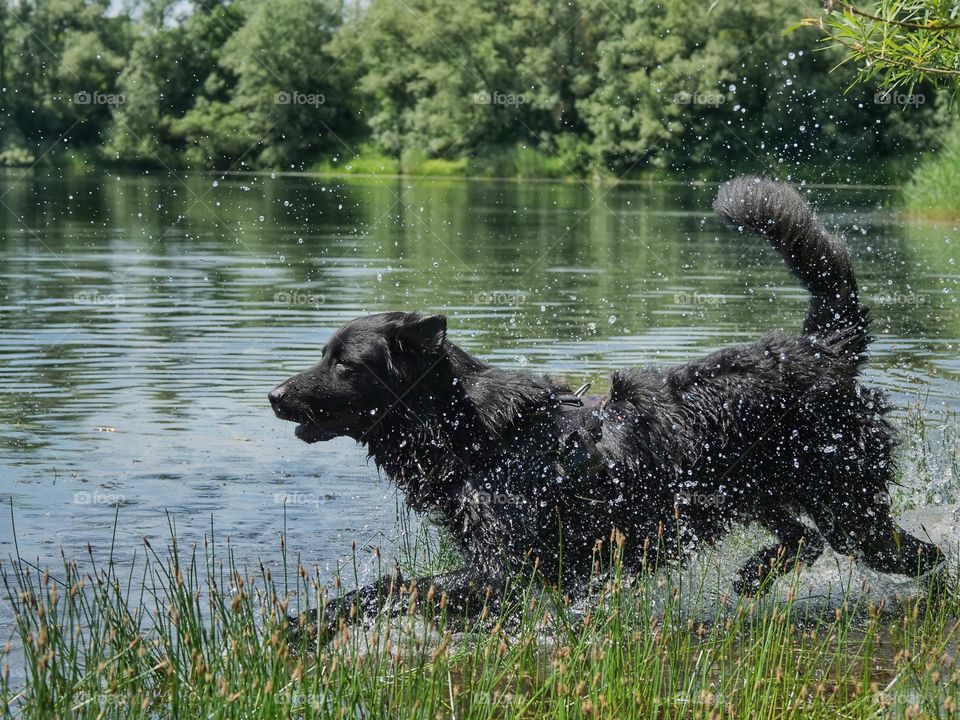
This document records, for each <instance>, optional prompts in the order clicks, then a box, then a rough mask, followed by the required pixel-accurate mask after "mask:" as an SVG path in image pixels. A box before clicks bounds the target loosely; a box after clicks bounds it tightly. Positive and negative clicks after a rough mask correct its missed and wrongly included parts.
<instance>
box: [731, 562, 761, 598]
mask: <svg viewBox="0 0 960 720" xmlns="http://www.w3.org/2000/svg"><path fill="white" fill-rule="evenodd" d="M766 576H767V572H766V568H765V567H764V566H762V565H757V566H754V565H746V566H745V567H743V568H741V570H740V572H739V573H737V579H736V580H734V581H733V591H734V592H735V593H736V594H737V595H739V596H740V597H756V596H758V595H762V594H763V592H764V591H765V589H766V588H765V586H764V582H763V581H764V579H765V578H766Z"/></svg>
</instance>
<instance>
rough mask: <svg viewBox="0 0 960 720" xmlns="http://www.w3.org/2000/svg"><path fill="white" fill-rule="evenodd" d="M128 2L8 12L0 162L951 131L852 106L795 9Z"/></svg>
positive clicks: (719, 152) (515, 155) (783, 4)
mask: <svg viewBox="0 0 960 720" xmlns="http://www.w3.org/2000/svg"><path fill="white" fill-rule="evenodd" d="M130 2H131V4H129V5H126V4H121V3H116V2H110V0H14V1H13V2H8V3H5V4H2V5H0V40H2V43H0V80H2V79H6V80H7V82H6V83H0V84H2V85H3V86H4V88H5V89H4V90H3V91H2V95H0V98H2V106H0V153H2V154H0V163H3V162H7V163H11V162H17V161H25V160H26V161H29V160H30V159H31V158H33V157H40V156H41V155H43V153H44V152H45V148H48V147H49V146H50V145H51V144H52V143H53V142H55V141H57V139H58V138H60V137H61V136H63V135H64V134H66V135H67V136H68V141H69V142H70V143H71V144H73V145H87V146H91V147H96V148H100V149H102V150H103V154H104V157H105V158H106V159H108V160H111V161H117V162H127V163H137V164H144V163H146V164H151V165H159V166H168V167H174V166H178V165H179V166H188V167H217V168H235V167H270V168H284V169H288V168H291V167H293V168H298V169H300V168H303V169H305V168H308V167H311V166H313V165H314V164H317V163H321V164H324V165H326V166H328V167H340V166H342V165H344V164H347V163H348V162H349V161H350V160H351V159H352V158H354V157H355V156H356V155H357V154H358V152H362V153H363V154H364V155H365V156H368V157H375V156H379V157H381V158H382V157H383V156H384V155H385V156H388V157H387V159H388V160H389V159H390V158H393V159H394V161H396V159H403V160H404V162H403V163H401V164H404V165H407V166H409V165H411V164H415V165H419V166H421V167H433V168H435V170H436V171H438V172H439V171H454V172H467V171H470V170H471V169H472V170H476V169H478V168H479V169H481V170H486V171H490V172H508V173H514V174H521V175H523V174H527V175H536V174H544V175H550V176H556V175H573V174H584V173H586V172H596V171H600V172H605V171H612V172H614V173H617V174H622V173H625V172H628V171H630V170H632V169H634V168H637V169H640V168H646V167H650V166H660V167H676V168H682V167H690V166H704V165H711V164H716V163H717V161H718V160H722V161H723V164H724V165H727V166H729V165H731V164H744V163H750V164H753V165H759V166H761V167H763V166H766V167H774V166H777V165H779V164H781V163H783V162H794V161H795V162H801V163H802V162H807V161H820V162H839V161H843V160H844V159H847V158H849V159H850V160H858V159H862V158H868V157H869V158H874V157H883V156H888V155H891V154H894V153H899V154H903V153H908V152H910V151H912V150H914V149H917V148H922V147H924V146H925V144H926V142H927V135H926V134H928V133H929V132H931V130H929V128H933V129H936V128H937V127H939V124H940V123H941V117H940V113H939V111H938V109H937V108H935V107H934V103H933V102H932V95H931V100H930V102H927V103H926V104H925V105H924V106H922V107H912V108H910V109H909V110H910V112H909V114H908V113H906V112H905V110H904V108H903V107H902V106H899V105H897V104H896V103H886V104H885V103H884V102H883V101H878V99H877V98H876V97H874V94H873V93H872V92H870V90H869V89H868V88H866V87H856V88H854V89H853V90H848V86H849V85H850V84H851V83H852V82H853V80H854V77H855V75H854V71H853V68H841V69H840V70H838V71H837V72H830V69H831V68H832V67H833V66H835V65H836V64H838V63H841V62H842V60H843V59H844V57H845V54H844V53H845V50H844V49H843V48H842V47H834V48H824V47H823V46H822V44H821V43H820V42H819V40H820V39H821V36H822V33H821V31H818V30H817V29H816V28H802V29H801V30H799V31H797V32H794V33H790V34H786V33H785V32H784V31H785V30H786V29H787V27H788V26H789V25H790V24H791V23H792V22H794V21H795V20H796V18H797V16H798V15H802V13H803V9H802V8H798V7H797V6H796V5H795V4H794V3H793V2H792V1H791V0H764V2H761V3H740V2H736V1H735V0H714V1H713V2H711V3H709V4H703V3H702V2H701V1H700V0H671V1H670V2H661V3H659V4H657V3H653V2H650V1H649V0H619V1H618V2H611V1H610V0H515V1H514V2H509V1H508V0H404V2H396V0H365V1H364V2H354V3H352V4H350V5H349V6H345V5H344V4H343V2H342V0H271V2H259V1H257V0H130ZM808 9H809V11H810V13H813V12H814V9H815V6H813V5H811V6H810V7H809V8H808ZM828 17H830V16H828ZM911 17H912V16H911ZM861 19H862V18H861ZM917 22H921V21H920V20H917ZM923 22H925V21H923ZM818 49H819V50H820V52H816V50H818ZM78 92H87V93H97V92H99V93H101V94H105V95H110V94H113V95H115V96H116V98H119V99H118V100H117V101H115V102H102V103H101V102H89V103H86V104H78V103H76V102H73V98H74V95H75V93H78ZM360 148H362V150H360ZM18 158H19V160H18ZM503 158H507V160H504V161H503V162H501V161H500V160H501V159H503ZM441 159H442V161H441ZM441 162H448V164H446V165H441V164H440V163H441ZM378 163H379V164H380V165H384V166H385V165H389V164H390V163H389V162H386V163H385V162H383V161H382V160H378ZM431 163H433V165H430V164H431ZM358 164H362V162H361V163H358Z"/></svg>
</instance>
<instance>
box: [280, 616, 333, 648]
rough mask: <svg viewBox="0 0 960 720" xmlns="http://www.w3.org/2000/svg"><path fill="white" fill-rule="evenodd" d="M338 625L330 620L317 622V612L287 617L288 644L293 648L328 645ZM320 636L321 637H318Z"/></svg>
mask: <svg viewBox="0 0 960 720" xmlns="http://www.w3.org/2000/svg"><path fill="white" fill-rule="evenodd" d="M335 628H336V625H335V624H333V622H332V621H331V620H330V619H326V620H321V622H319V623H318V622H317V611H316V610H308V611H307V612H304V613H300V614H299V615H289V616H287V643H288V644H289V645H290V646H291V647H293V648H311V647H315V646H318V645H319V646H323V645H326V644H327V643H328V642H330V640H332V639H333V636H334V635H335V634H336V632H335ZM318 636H319V637H318Z"/></svg>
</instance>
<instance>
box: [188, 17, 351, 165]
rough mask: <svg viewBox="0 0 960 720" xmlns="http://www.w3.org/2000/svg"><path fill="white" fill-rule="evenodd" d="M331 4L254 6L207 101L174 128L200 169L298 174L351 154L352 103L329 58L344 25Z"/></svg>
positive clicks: (228, 46) (230, 43)
mask: <svg viewBox="0 0 960 720" xmlns="http://www.w3.org/2000/svg"><path fill="white" fill-rule="evenodd" d="M341 20H342V18H341V8H340V5H339V3H337V2H334V1H333V0H275V2H271V3H251V4H250V5H249V14H247V15H246V18H245V21H244V23H243V25H242V26H241V27H240V28H239V29H238V30H237V32H236V33H234V34H232V35H231V36H230V37H229V38H228V39H227V40H226V42H225V43H224V45H223V48H222V51H221V53H220V58H219V63H218V64H219V68H220V70H221V71H222V73H223V76H225V77H229V78H235V82H232V83H227V82H224V81H223V80H222V79H220V78H218V77H217V74H216V73H214V74H213V75H211V77H210V78H208V83H207V85H206V86H205V90H206V95H205V96H204V97H202V98H200V99H198V101H197V102H196V104H195V105H194V107H193V108H192V109H191V110H190V111H189V112H188V113H187V114H186V115H185V116H184V117H183V119H182V120H179V121H176V122H175V123H174V126H173V130H174V132H175V133H176V134H177V135H179V136H180V137H182V138H183V139H184V140H185V141H186V143H187V146H188V148H189V152H190V156H191V158H192V159H193V160H194V161H195V162H198V163H202V164H205V165H212V166H223V165H225V164H228V163H233V162H236V161H238V160H240V159H241V158H243V161H244V162H247V163H252V164H254V165H262V166H266V167H285V168H290V167H296V168H299V169H304V167H305V163H307V162H309V161H312V160H316V159H317V158H318V156H319V154H320V152H321V151H324V150H327V151H330V150H334V151H339V152H350V148H351V146H350V145H349V144H348V142H347V140H346V139H345V137H346V138H353V137H355V136H356V131H355V129H354V128H352V127H351V124H352V123H351V119H352V118H351V116H352V103H353V98H352V97H351V96H350V91H349V88H350V85H349V78H347V77H346V76H345V70H346V68H347V66H346V65H343V64H341V62H340V58H338V57H337V56H336V55H334V54H333V53H332V52H331V50H330V45H331V41H332V39H333V36H334V34H335V33H336V32H337V29H338V28H339V26H340V24H341Z"/></svg>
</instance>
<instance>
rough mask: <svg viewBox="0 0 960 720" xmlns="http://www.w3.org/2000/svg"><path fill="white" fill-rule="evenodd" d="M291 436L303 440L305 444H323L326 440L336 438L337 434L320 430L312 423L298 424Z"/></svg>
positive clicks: (320, 428) (323, 429)
mask: <svg viewBox="0 0 960 720" xmlns="http://www.w3.org/2000/svg"><path fill="white" fill-rule="evenodd" d="M293 434H294V435H296V436H297V437H298V438H300V439H301V440H303V441H304V442H305V443H316V442H324V441H326V440H333V438H335V437H337V433H335V432H334V431H332V430H328V429H327V428H322V427H320V426H319V425H317V424H315V423H312V422H303V423H300V424H299V425H297V427H296V428H295V429H294V431H293Z"/></svg>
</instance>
